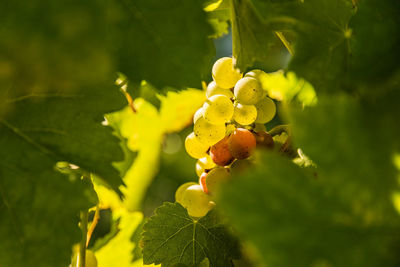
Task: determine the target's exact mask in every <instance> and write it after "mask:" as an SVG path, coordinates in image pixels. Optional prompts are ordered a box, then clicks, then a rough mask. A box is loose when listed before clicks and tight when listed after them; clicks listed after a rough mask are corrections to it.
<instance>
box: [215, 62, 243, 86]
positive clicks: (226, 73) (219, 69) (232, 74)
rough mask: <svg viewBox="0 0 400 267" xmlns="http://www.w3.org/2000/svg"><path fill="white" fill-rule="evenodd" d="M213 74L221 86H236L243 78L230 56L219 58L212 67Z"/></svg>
mask: <svg viewBox="0 0 400 267" xmlns="http://www.w3.org/2000/svg"><path fill="white" fill-rule="evenodd" d="M212 76H213V79H214V81H215V82H216V83H217V84H218V86H219V87H221V88H224V89H229V88H232V87H234V86H235V84H236V82H237V81H238V80H239V79H240V78H242V74H241V73H240V71H239V70H238V69H235V68H234V66H233V60H232V58H230V57H223V58H220V59H218V60H217V61H216V62H215V63H214V66H213V67H212Z"/></svg>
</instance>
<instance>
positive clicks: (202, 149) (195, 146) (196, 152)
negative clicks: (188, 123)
mask: <svg viewBox="0 0 400 267" xmlns="http://www.w3.org/2000/svg"><path fill="white" fill-rule="evenodd" d="M201 119H203V118H201ZM203 120H204V119H203ZM185 148H186V152H187V153H188V154H189V156H191V157H192V158H195V159H199V158H202V157H205V156H206V155H207V150H208V148H209V145H207V144H204V143H202V142H200V140H199V139H198V138H197V137H196V135H195V134H194V133H193V132H192V133H190V134H189V135H188V136H187V137H186V139H185Z"/></svg>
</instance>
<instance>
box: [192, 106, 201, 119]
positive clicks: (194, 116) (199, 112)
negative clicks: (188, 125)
mask: <svg viewBox="0 0 400 267" xmlns="http://www.w3.org/2000/svg"><path fill="white" fill-rule="evenodd" d="M200 117H203V107H201V108H199V109H198V110H197V111H196V113H194V115H193V123H196V121H197V120H198V119H199V118H200Z"/></svg>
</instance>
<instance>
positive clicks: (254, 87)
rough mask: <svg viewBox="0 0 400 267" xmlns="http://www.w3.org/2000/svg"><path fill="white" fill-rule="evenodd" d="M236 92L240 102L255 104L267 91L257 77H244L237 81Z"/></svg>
mask: <svg viewBox="0 0 400 267" xmlns="http://www.w3.org/2000/svg"><path fill="white" fill-rule="evenodd" d="M234 94H235V97H236V100H237V101H238V102H239V103H241V104H244V105H254V104H256V103H257V102H258V101H260V100H261V99H262V98H263V97H265V95H266V92H265V91H264V89H263V88H262V87H261V83H260V82H259V81H258V80H257V79H254V78H252V77H244V78H242V79H240V80H239V81H238V82H237V83H236V85H235V88H234Z"/></svg>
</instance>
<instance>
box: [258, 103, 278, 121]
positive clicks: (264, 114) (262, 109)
mask: <svg viewBox="0 0 400 267" xmlns="http://www.w3.org/2000/svg"><path fill="white" fill-rule="evenodd" d="M255 106H256V108H257V119H256V122H257V123H267V122H269V121H270V120H272V119H273V118H274V116H275V113H276V106H275V103H274V101H273V100H272V99H271V98H269V97H265V98H263V99H262V100H261V101H259V102H258V103H257V104H256V105H255Z"/></svg>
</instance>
